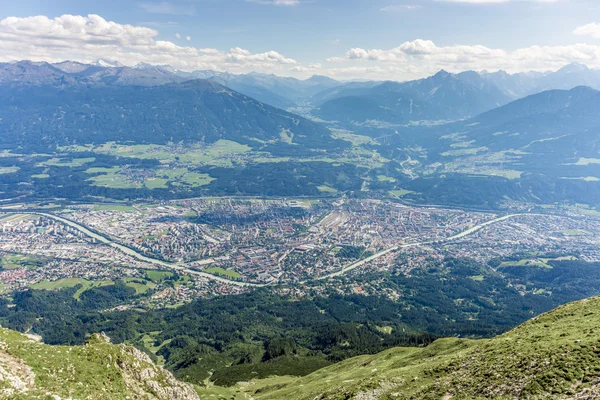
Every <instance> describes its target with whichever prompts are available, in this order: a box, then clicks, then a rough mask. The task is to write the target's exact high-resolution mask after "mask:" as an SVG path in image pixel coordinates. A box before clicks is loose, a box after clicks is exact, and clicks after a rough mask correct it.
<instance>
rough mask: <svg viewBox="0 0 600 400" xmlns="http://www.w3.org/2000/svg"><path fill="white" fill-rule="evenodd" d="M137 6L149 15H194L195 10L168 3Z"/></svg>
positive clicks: (190, 7) (190, 6)
mask: <svg viewBox="0 0 600 400" xmlns="http://www.w3.org/2000/svg"><path fill="white" fill-rule="evenodd" d="M139 6H140V7H141V8H142V9H143V10H144V11H146V12H147V13H150V14H165V15H190V16H191V15H196V8H195V7H194V6H193V5H191V4H187V5H179V4H174V3H171V2H168V1H161V2H157V3H140V4H139Z"/></svg>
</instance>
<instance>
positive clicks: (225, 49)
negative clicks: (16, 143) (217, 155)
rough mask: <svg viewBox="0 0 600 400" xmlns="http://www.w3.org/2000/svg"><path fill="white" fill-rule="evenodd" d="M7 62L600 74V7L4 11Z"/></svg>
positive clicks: (111, 2) (142, 4) (397, 73)
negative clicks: (572, 67) (578, 67)
mask: <svg viewBox="0 0 600 400" xmlns="http://www.w3.org/2000/svg"><path fill="white" fill-rule="evenodd" d="M1 2H2V3H3V4H2V7H0V62H7V61H14V60H23V59H28V60H34V61H47V62H58V61H64V60H73V61H80V62H92V61H95V60H98V59H105V60H107V59H108V60H116V61H119V62H121V63H122V64H124V65H128V66H133V65H135V64H137V63H140V62H145V63H150V64H157V65H163V64H168V65H171V66H172V67H175V68H178V69H181V70H186V71H192V70H198V69H212V70H217V71H227V72H231V73H247V72H251V71H255V72H261V73H275V74H277V75H283V76H294V77H298V78H306V77H309V76H311V75H313V74H318V75H327V76H331V77H333V78H336V79H344V80H346V79H379V80H382V79H392V80H407V79H414V78H419V77H424V76H428V75H431V74H433V73H435V72H437V71H439V70H440V69H445V70H447V71H449V72H460V71H464V70H469V69H472V70H477V71H481V70H489V71H497V70H500V69H502V70H506V71H508V72H510V73H515V72H522V71H530V70H535V71H546V70H556V69H558V68H561V67H562V66H564V65H566V64H569V63H572V62H578V63H582V64H586V65H588V66H589V67H591V68H598V69H600V0H139V1H137V0H103V1H99V0H52V1H47V0H44V1H42V0H18V1H8V0H1Z"/></svg>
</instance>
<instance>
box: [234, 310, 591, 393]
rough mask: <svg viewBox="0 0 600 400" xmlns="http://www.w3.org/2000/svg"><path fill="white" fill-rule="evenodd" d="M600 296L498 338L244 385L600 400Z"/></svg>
mask: <svg viewBox="0 0 600 400" xmlns="http://www.w3.org/2000/svg"><path fill="white" fill-rule="evenodd" d="M599 382H600V298H592V299H589V300H583V301H579V302H575V303H571V304H568V305H565V306H562V307H559V308H557V309H555V310H553V311H551V312H549V313H546V314H542V315H540V316H538V317H537V318H534V319H532V320H530V321H528V322H526V323H524V324H523V325H521V326H519V327H517V328H516V329H513V330H512V331H510V332H507V333H505V334H503V335H500V336H497V337H495V338H493V339H490V340H479V341H475V340H467V339H457V338H447V339H440V340H437V341H436V342H434V343H433V344H431V345H430V346H428V347H426V348H394V349H390V350H387V351H384V352H382V353H379V354H376V355H368V356H361V357H356V358H352V359H348V360H345V361H343V362H340V363H338V364H335V365H332V366H329V367H326V368H323V369H320V370H317V371H316V372H314V373H312V374H310V375H307V376H305V377H302V378H297V379H294V378H287V379H286V378H278V379H270V380H265V381H254V382H250V383H247V384H244V385H243V386H242V385H240V386H239V388H240V389H239V390H240V391H241V392H245V393H246V395H248V394H250V395H252V396H253V397H254V398H256V399H286V400H294V399H378V398H381V399H448V400H449V399H513V398H530V399H548V398H556V399H558V398H576V399H584V398H585V399H593V398H599V396H600V384H599Z"/></svg>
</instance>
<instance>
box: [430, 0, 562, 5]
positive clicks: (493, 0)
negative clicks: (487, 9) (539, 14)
mask: <svg viewBox="0 0 600 400" xmlns="http://www.w3.org/2000/svg"><path fill="white" fill-rule="evenodd" d="M435 1H437V2H444V3H467V4H497V3H559V2H567V1H570V0H435Z"/></svg>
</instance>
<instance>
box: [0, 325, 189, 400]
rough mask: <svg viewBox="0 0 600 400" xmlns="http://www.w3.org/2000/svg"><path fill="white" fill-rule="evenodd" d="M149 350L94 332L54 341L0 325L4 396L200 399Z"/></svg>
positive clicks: (0, 386) (0, 391)
mask: <svg viewBox="0 0 600 400" xmlns="http://www.w3.org/2000/svg"><path fill="white" fill-rule="evenodd" d="M198 398H199V397H198V395H197V394H196V392H195V391H194V390H193V388H192V387H191V386H190V385H187V384H184V383H181V382H179V381H177V380H176V379H175V378H174V377H173V375H171V373H170V372H167V371H165V370H164V369H162V368H160V367H157V366H155V365H154V364H153V363H152V361H150V359H149V358H148V356H146V355H145V354H144V353H142V352H140V351H139V350H137V349H135V348H133V347H128V346H124V345H113V344H110V343H108V342H107V340H106V339H105V337H103V336H101V335H94V336H92V338H91V339H90V340H89V341H88V343H87V344H86V345H85V346H49V345H45V344H41V343H39V342H38V341H36V340H35V338H31V337H28V336H26V335H23V334H21V333H18V332H15V331H11V330H8V329H1V328H0V399H90V400H91V399H111V400H118V399H148V400H150V399H155V400H158V399H160V400H162V399H164V400H167V399H181V400H188V399H198Z"/></svg>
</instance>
